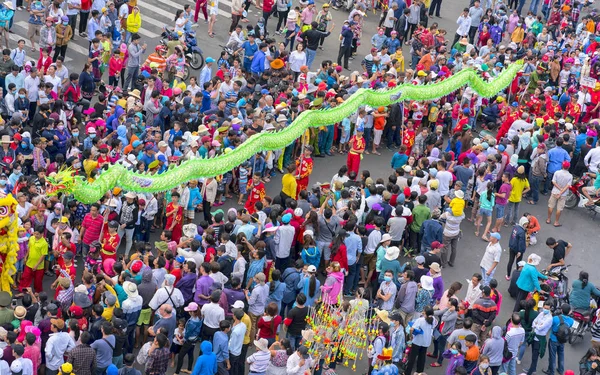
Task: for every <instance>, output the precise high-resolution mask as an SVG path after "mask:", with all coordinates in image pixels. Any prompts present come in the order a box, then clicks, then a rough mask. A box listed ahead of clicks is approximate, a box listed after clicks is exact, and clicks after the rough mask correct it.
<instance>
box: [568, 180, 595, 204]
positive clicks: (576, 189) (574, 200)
mask: <svg viewBox="0 0 600 375" xmlns="http://www.w3.org/2000/svg"><path fill="white" fill-rule="evenodd" d="M589 182H590V176H588V175H587V173H586V174H584V175H583V176H581V178H579V179H573V183H571V186H569V190H567V200H566V202H565V207H566V208H569V209H571V208H575V207H577V205H578V204H579V202H580V201H581V197H582V196H583V194H581V188H582V187H585V186H587V185H588V184H589Z"/></svg>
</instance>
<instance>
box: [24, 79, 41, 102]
mask: <svg viewBox="0 0 600 375" xmlns="http://www.w3.org/2000/svg"><path fill="white" fill-rule="evenodd" d="M39 86H40V78H39V77H37V76H36V77H35V78H31V74H30V75H28V76H27V77H25V80H24V83H23V87H24V88H25V90H27V99H29V101H30V102H37V100H38V91H39Z"/></svg>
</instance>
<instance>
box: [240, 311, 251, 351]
mask: <svg viewBox="0 0 600 375" xmlns="http://www.w3.org/2000/svg"><path fill="white" fill-rule="evenodd" d="M242 323H244V324H245V325H246V334H245V335H244V343H243V344H244V345H248V344H250V328H252V321H250V317H249V316H248V314H246V313H244V316H242Z"/></svg>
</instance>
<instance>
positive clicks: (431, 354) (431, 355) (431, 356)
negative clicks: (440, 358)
mask: <svg viewBox="0 0 600 375" xmlns="http://www.w3.org/2000/svg"><path fill="white" fill-rule="evenodd" d="M427 356H428V357H429V358H437V355H433V353H432V352H427ZM433 363H435V362H433Z"/></svg>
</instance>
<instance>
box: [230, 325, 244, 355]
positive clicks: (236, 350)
mask: <svg viewBox="0 0 600 375" xmlns="http://www.w3.org/2000/svg"><path fill="white" fill-rule="evenodd" d="M245 335H246V325H245V324H244V323H240V324H238V325H235V326H233V328H231V337H229V351H230V352H231V354H233V355H235V356H238V355H240V354H241V353H242V345H243V344H244V336H245Z"/></svg>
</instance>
